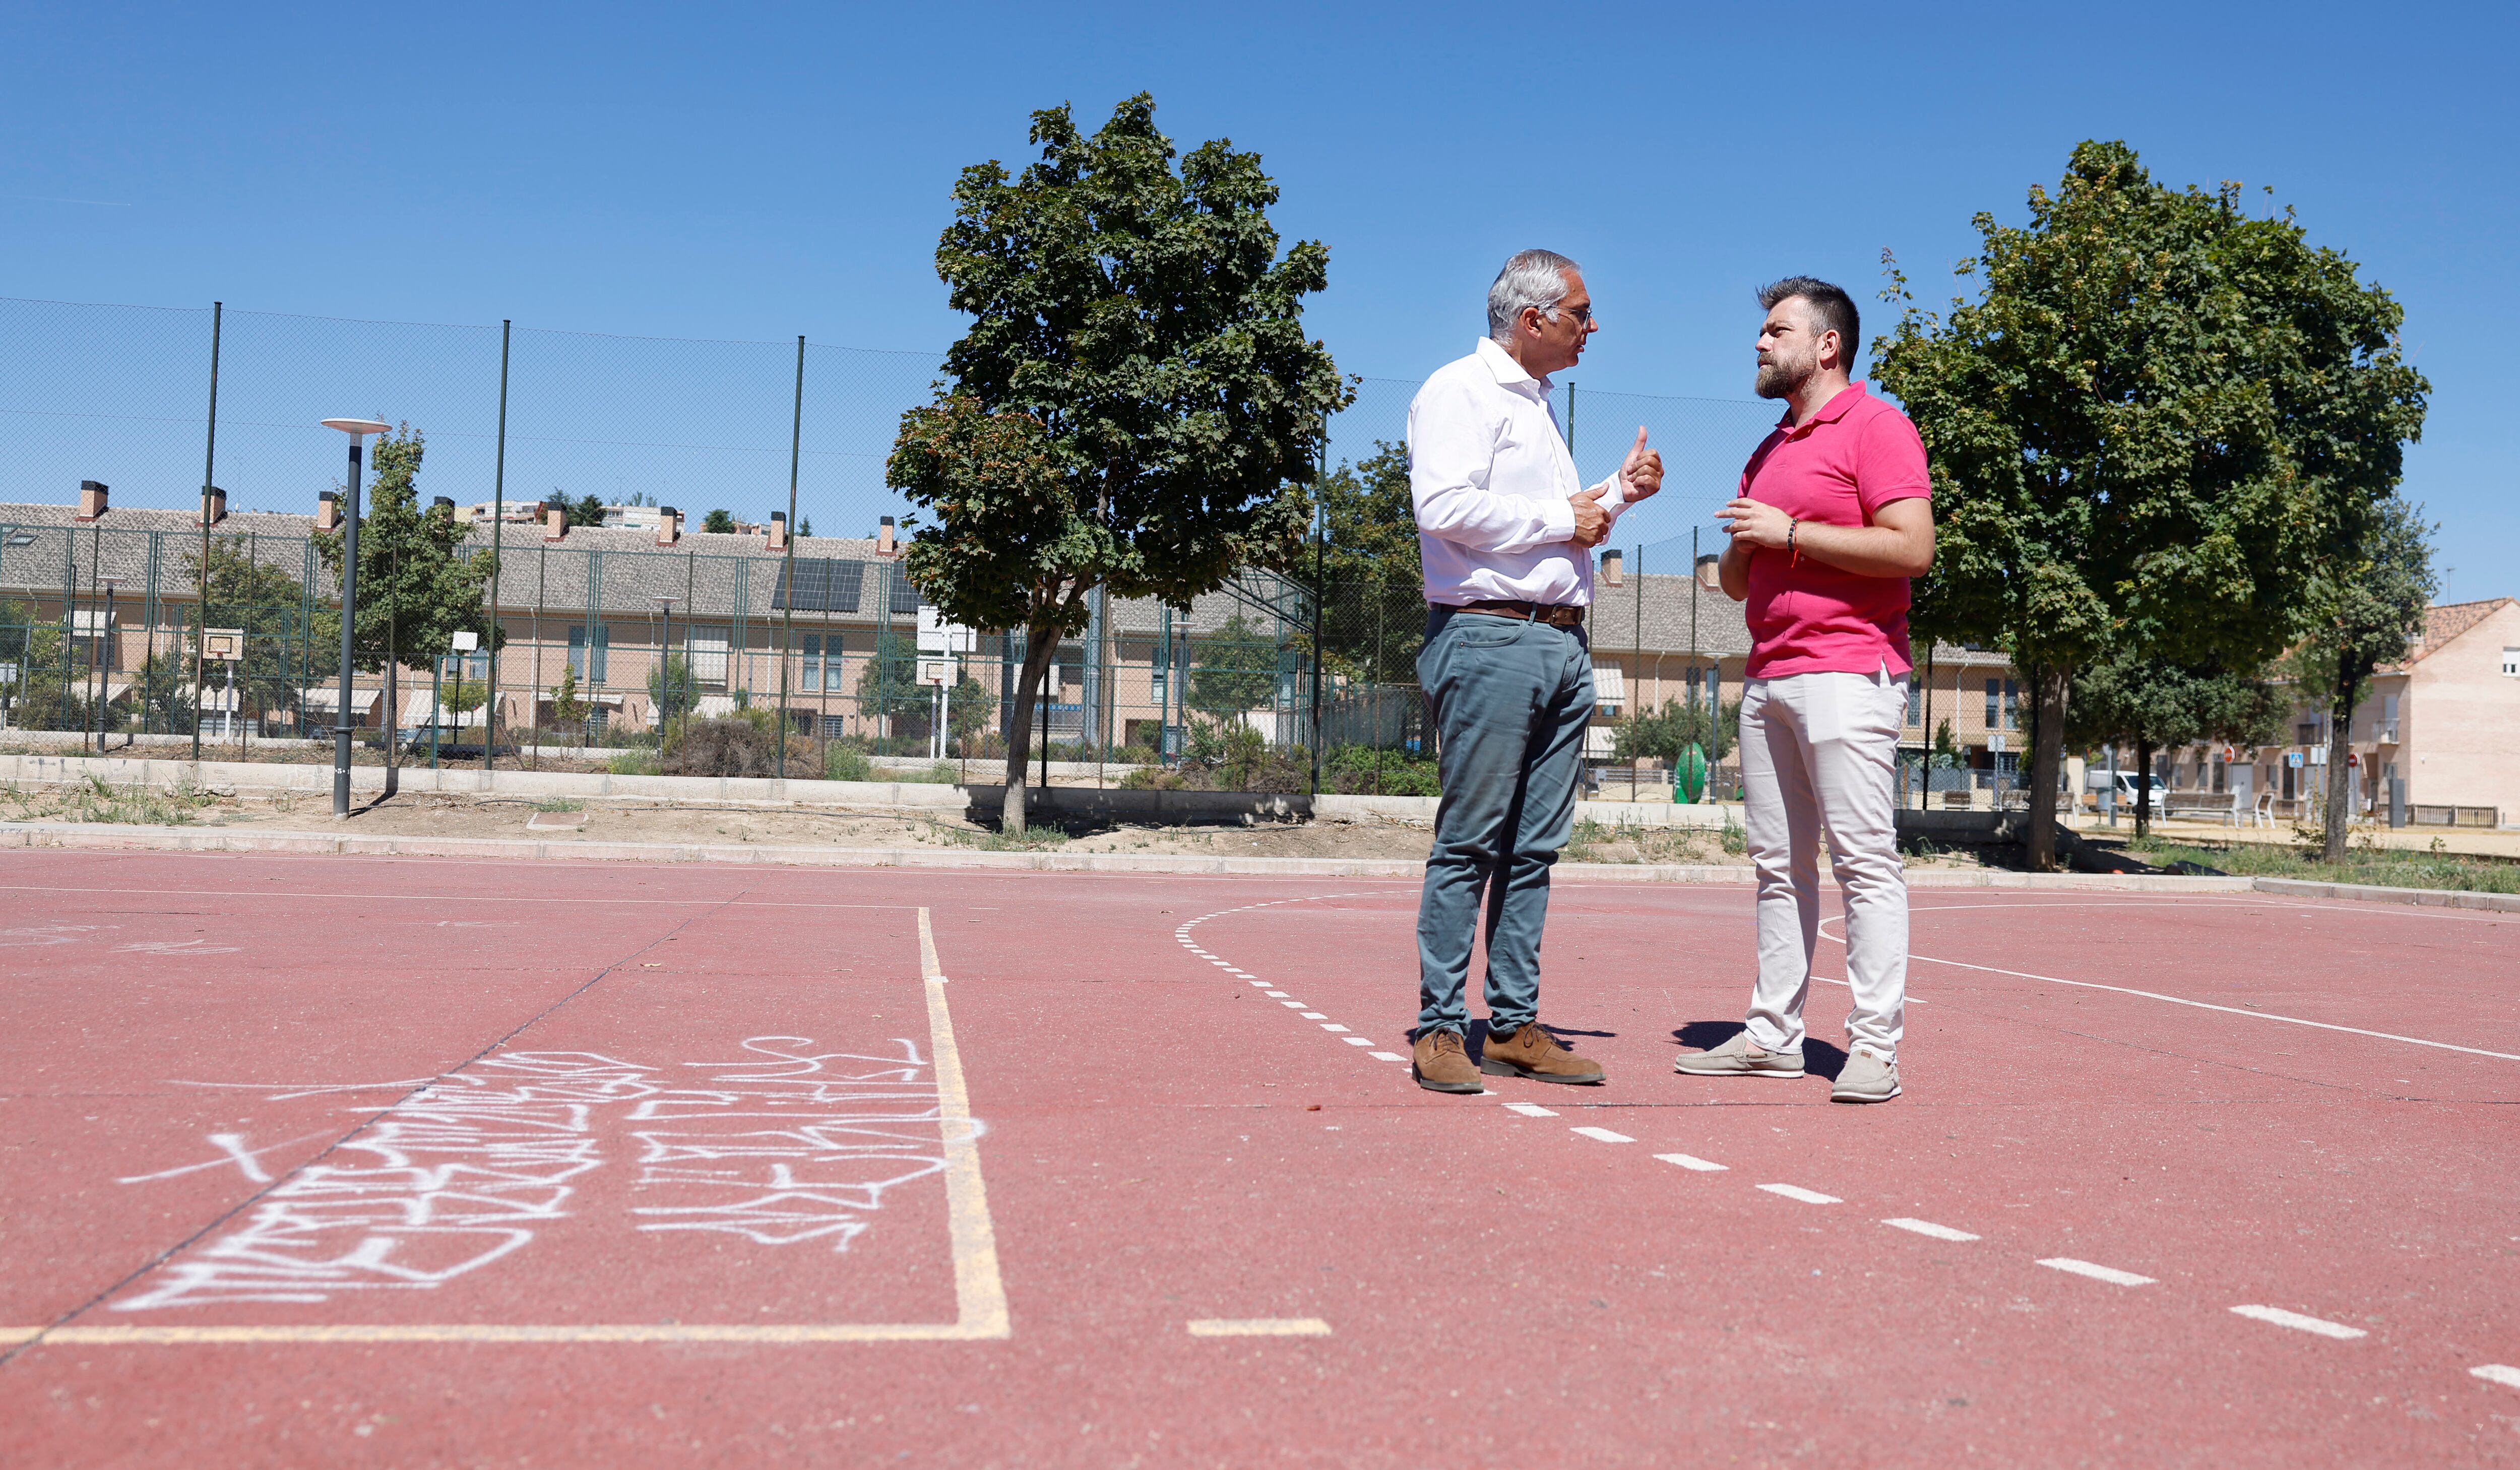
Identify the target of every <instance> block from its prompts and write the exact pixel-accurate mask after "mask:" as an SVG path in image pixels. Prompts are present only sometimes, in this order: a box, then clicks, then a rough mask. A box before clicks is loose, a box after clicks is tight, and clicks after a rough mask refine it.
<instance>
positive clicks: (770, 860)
mask: <svg viewBox="0 0 2520 1470" xmlns="http://www.w3.org/2000/svg"><path fill="white" fill-rule="evenodd" d="M9 847H22V848H49V849H55V850H68V851H134V850H138V851H150V852H201V853H297V854H311V855H321V856H327V857H391V858H467V859H474V860H482V859H498V860H509V861H517V860H522V861H530V862H571V861H574V862H580V863H727V864H736V865H746V866H752V867H771V868H965V869H997V870H1002V871H1003V870H1012V871H1017V872H1135V873H1178V874H1190V875H1209V876H1216V875H1240V876H1247V877H1342V878H1394V879H1404V880H1411V881H1414V880H1416V879H1417V878H1418V877H1419V876H1420V875H1421V874H1422V873H1423V872H1424V871H1425V865H1424V864H1423V863H1422V862H1420V861H1418V860H1416V859H1393V858H1202V857H1196V856H1191V855H1185V854H1159V853H1072V852H1011V853H1010V852H974V851H971V850H968V849H956V848H934V849H930V848H900V847H775V846H769V845H766V844H758V843H697V842H543V841H535V840H533V839H530V838H514V837H390V836H365V835H360V834H356V833H349V832H310V831H268V830H266V831H239V830H235V829H232V828H221V827H181V826H137V825H126V824H119V823H77V822H11V823H0V848H9ZM1557 874H1558V876H1559V877H1561V878H1563V879H1564V880H1566V881H1568V882H1571V883H1601V884H1609V883H1618V884H1628V883H1710V884H1729V885H1737V886H1747V885H1748V884H1749V882H1750V881H1751V873H1750V869H1747V868H1742V867H1732V866H1719V865H1713V864H1680V863H1560V864H1558V865H1557ZM1908 882H1909V885H1910V886H1911V887H1913V888H2003V889H2014V890H2036V891H2049V892H2054V891H2096V892H2118V893H2246V892H2248V891H2249V888H2250V883H2251V880H2250V879H2248V878H2207V877H2183V876H2174V875H2164V874H2142V873H2028V872H2003V871H1996V870H1988V871H1975V870H1968V869H1933V868H1927V869H1914V870H1913V871H1911V872H1910V873H1909V874H1908Z"/></svg>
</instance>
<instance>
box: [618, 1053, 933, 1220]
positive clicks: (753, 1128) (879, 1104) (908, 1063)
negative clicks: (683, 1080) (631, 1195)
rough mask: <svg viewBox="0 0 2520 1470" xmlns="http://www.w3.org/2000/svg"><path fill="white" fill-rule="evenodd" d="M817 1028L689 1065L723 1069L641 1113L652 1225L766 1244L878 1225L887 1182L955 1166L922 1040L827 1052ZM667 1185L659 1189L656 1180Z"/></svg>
mask: <svg viewBox="0 0 2520 1470" xmlns="http://www.w3.org/2000/svg"><path fill="white" fill-rule="evenodd" d="M812 1045H813V1043H812V1041H811V1040H810V1039H809V1038H805V1037H796V1036H761V1037H754V1038H753V1039H752V1040H750V1041H748V1042H745V1043H744V1044H743V1049H744V1050H746V1051H749V1052H751V1053H753V1054H752V1056H751V1057H750V1058H749V1059H747V1060H745V1061H740V1062H686V1063H685V1064H684V1065H686V1066H688V1067H696V1068H699V1069H701V1070H704V1071H708V1072H711V1073H713V1074H714V1075H712V1076H711V1077H709V1078H708V1082H709V1084H710V1085H709V1086H708V1087H706V1088H676V1089H673V1090H671V1091H665V1092H662V1093H660V1094H658V1095H656V1096H653V1097H650V1098H648V1099H646V1100H644V1101H642V1102H640V1103H639V1104H638V1105H637V1106H636V1107H635V1108H634V1109H633V1110H632V1113H631V1116H632V1117H633V1118H634V1119H636V1120H637V1121H639V1122H641V1123H646V1124H665V1125H669V1126H667V1127H660V1128H643V1129H640V1130H638V1131H637V1132H636V1133H635V1136H636V1137H637V1138H638V1139H639V1141H640V1142H641V1143H642V1144H644V1145H645V1151H644V1152H643V1153H642V1154H641V1155H640V1159H639V1163H640V1173H639V1187H640V1190H641V1193H642V1196H643V1198H653V1199H656V1200H658V1201H659V1202H657V1203H653V1204H643V1205H641V1206H639V1207H638V1209H637V1212H636V1213H637V1214H638V1215H639V1216H640V1217H641V1224H640V1225H639V1228H641V1229H643V1230H723V1231H726V1232H729V1233H732V1234H738V1235H742V1236H743V1237H745V1238H746V1239H748V1240H752V1241H756V1242H758V1243H760V1244H762V1245H790V1244H793V1243H795V1242H797V1241H800V1240H812V1239H817V1238H826V1237H827V1238H829V1239H830V1240H831V1242H832V1247H833V1248H834V1249H838V1250H845V1249H847V1248H848V1243H849V1242H850V1241H851V1240H853V1239H855V1238H856V1237H857V1235H858V1234H859V1233H860V1232H861V1231H863V1230H865V1229H866V1227H867V1216H868V1215H869V1214H870V1213H871V1212H873V1211H875V1210H877V1209H880V1208H881V1207H882V1205H883V1194H884V1191H885V1190H887V1189H890V1188H893V1187H894V1186H896V1185H899V1184H905V1183H908V1182H909V1181H910V1180H915V1179H919V1178H921V1177H922V1176H925V1175H930V1174H934V1173H937V1172H938V1171H940V1170H942V1169H943V1168H944V1167H945V1156H944V1142H943V1135H942V1133H941V1127H942V1124H941V1116H940V1113H939V1107H938V1101H937V1095H936V1076H935V1073H934V1071H933V1070H932V1069H931V1068H930V1067H929V1066H928V1064H927V1062H926V1061H925V1060H924V1059H922V1057H921V1056H920V1055H919V1048H918V1047H917V1046H916V1045H914V1044H913V1043H911V1042H909V1041H907V1040H903V1041H897V1042H895V1043H894V1044H893V1045H894V1046H896V1047H900V1048H901V1049H900V1054H899V1055H897V1056H891V1057H878V1056H861V1055H856V1054H853V1053H849V1052H841V1051H831V1052H822V1053H816V1052H813V1051H811V1050H810V1049H807V1048H810V1047H812ZM649 1191H657V1193H655V1194H650V1193H649Z"/></svg>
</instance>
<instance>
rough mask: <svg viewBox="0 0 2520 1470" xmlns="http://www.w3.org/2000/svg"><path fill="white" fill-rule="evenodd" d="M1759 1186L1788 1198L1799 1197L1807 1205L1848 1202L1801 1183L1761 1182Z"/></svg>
mask: <svg viewBox="0 0 2520 1470" xmlns="http://www.w3.org/2000/svg"><path fill="white" fill-rule="evenodd" d="M1759 1187H1760V1188H1762V1189H1765V1190H1767V1191H1768V1192H1769V1193H1770V1194H1781V1195H1783V1196H1784V1197H1785V1198H1787V1199H1798V1200H1801V1201H1802V1202H1803V1203H1804V1204H1807V1205H1842V1204H1844V1203H1846V1201H1844V1200H1842V1199H1839V1198H1838V1197H1837V1196H1836V1195H1834V1194H1823V1193H1821V1192H1820V1191H1819V1190H1817V1189H1806V1188H1804V1187H1803V1186H1802V1185H1800V1184H1761V1185H1760V1186H1759Z"/></svg>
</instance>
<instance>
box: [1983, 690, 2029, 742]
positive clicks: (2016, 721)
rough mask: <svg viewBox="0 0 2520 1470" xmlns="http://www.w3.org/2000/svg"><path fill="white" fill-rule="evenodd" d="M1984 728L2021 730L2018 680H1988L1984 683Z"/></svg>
mask: <svg viewBox="0 0 2520 1470" xmlns="http://www.w3.org/2000/svg"><path fill="white" fill-rule="evenodd" d="M1986 728H1987V729H1989V730H2019V729H2020V728H2021V684H2020V682H2019V681H2018V680H2012V679H1990V680H1988V681H1987V682H1986Z"/></svg>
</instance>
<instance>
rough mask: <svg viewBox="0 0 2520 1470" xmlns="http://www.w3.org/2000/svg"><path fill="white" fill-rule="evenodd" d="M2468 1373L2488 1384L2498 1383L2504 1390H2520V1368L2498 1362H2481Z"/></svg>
mask: <svg viewBox="0 0 2520 1470" xmlns="http://www.w3.org/2000/svg"><path fill="white" fill-rule="evenodd" d="M2468 1372H2470V1373H2472V1374H2474V1375H2475V1376H2476V1377H2479V1378H2482V1379H2484V1380H2485V1381H2486V1382H2488V1383H2498V1384H2500V1385H2502V1386H2503V1387H2504V1388H2520V1368H2514V1367H2506V1366H2505V1365H2503V1364H2501V1363H2498V1362H2480V1363H2478V1364H2477V1365H2476V1366H2475V1367H2472V1368H2470V1369H2468Z"/></svg>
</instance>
